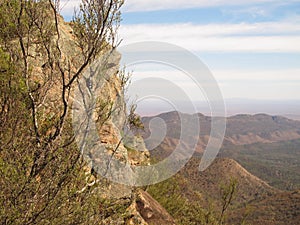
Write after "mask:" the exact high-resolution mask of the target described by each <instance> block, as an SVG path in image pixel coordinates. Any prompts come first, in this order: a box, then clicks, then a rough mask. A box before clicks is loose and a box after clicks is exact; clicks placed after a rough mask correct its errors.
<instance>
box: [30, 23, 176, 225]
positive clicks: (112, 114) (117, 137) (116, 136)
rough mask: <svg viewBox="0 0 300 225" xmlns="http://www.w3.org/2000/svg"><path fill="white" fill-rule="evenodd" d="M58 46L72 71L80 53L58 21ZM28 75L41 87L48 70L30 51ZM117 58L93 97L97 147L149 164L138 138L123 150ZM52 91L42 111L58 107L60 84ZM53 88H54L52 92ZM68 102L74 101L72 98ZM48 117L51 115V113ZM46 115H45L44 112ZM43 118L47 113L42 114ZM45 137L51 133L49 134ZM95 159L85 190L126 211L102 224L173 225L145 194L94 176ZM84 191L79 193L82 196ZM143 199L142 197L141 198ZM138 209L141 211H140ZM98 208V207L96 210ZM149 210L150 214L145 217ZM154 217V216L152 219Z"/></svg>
mask: <svg viewBox="0 0 300 225" xmlns="http://www.w3.org/2000/svg"><path fill="white" fill-rule="evenodd" d="M59 32H60V39H59V45H60V47H61V54H62V58H63V60H64V61H65V62H68V65H70V68H71V70H73V71H76V69H78V67H79V66H80V61H82V58H81V55H80V49H79V48H78V46H77V45H76V41H75V37H74V35H73V30H72V27H71V26H70V24H69V23H67V22H65V21H64V20H63V19H62V18H59ZM32 56H33V57H32V58H31V59H30V60H32V64H34V65H35V67H34V68H32V74H33V77H34V79H35V81H36V83H41V82H42V78H43V75H44V74H45V73H44V72H45V70H47V69H49V65H47V63H46V60H45V58H44V57H45V55H43V54H36V51H35V50H34V49H32ZM120 57H121V56H120V55H119V54H115V55H114V56H113V57H112V58H111V59H110V61H109V62H108V63H107V68H106V71H107V73H108V76H107V77H106V79H105V81H104V85H103V86H102V87H101V89H100V90H99V91H98V92H97V93H94V94H95V95H96V96H97V101H96V102H97V104H96V107H95V112H94V114H93V117H92V118H93V120H94V121H93V122H94V123H95V124H96V129H97V133H98V135H99V140H100V143H99V144H100V145H101V146H104V147H105V149H106V154H107V155H109V156H111V157H113V158H115V159H116V160H119V161H121V162H124V163H126V164H129V165H145V164H148V163H149V162H148V161H149V153H148V151H147V149H146V147H145V144H144V142H143V139H142V138H141V137H130V139H131V140H130V143H131V144H130V146H126V144H125V143H124V141H123V139H124V137H122V135H123V127H124V125H125V124H126V122H127V121H126V104H125V101H124V94H123V91H124V90H123V89H124V83H123V81H122V80H121V79H120V78H119V76H118V72H119V61H120ZM52 85H53V87H54V88H52V89H51V92H49V93H47V100H46V101H45V104H44V108H45V109H47V108H48V109H51V110H52V109H55V108H56V107H60V106H59V105H57V104H56V102H58V101H59V99H60V91H61V90H60V89H59V87H60V86H61V83H60V81H56V80H55V79H53V83H52ZM56 86H57V88H56ZM72 101H77V99H76V98H74V99H73V100H72ZM51 110H50V111H49V113H50V112H51V113H55V111H54V112H52V111H51ZM45 113H46V112H45ZM46 114H47V113H46ZM48 132H49V133H51V132H52V131H51V130H49V131H48ZM93 151H97V149H91V151H90V152H89V154H90V155H93V154H94V155H97V152H93ZM93 160H94V161H95V160H97V159H88V165H89V166H87V167H86V168H85V171H86V176H87V178H88V179H87V188H89V187H91V186H94V185H95V186H97V188H96V191H97V192H99V195H100V196H101V197H102V198H103V199H106V200H107V202H111V204H112V205H118V206H119V207H121V208H127V210H126V213H125V215H117V214H114V213H112V215H108V216H107V217H106V218H105V219H104V220H103V223H104V224H114V225H115V224H142V225H143V224H144V225H146V224H148V223H147V222H146V221H151V220H152V219H156V220H158V221H161V222H162V223H163V221H164V220H166V221H169V222H168V223H167V222H166V223H164V224H174V223H173V221H172V218H171V217H170V215H169V214H168V213H167V212H166V211H165V210H164V209H163V208H162V207H161V206H159V204H158V203H157V202H156V201H155V200H154V199H152V197H151V196H149V195H148V194H146V193H144V192H143V193H140V192H139V191H137V190H136V189H135V188H133V187H129V186H126V185H122V184H117V183H114V182H111V181H110V180H107V179H105V178H103V177H101V176H100V175H98V174H97V173H96V174H95V173H94V170H93V168H92V166H93V163H91V161H93ZM84 191H85V189H83V190H82V192H84ZM145 196H146V197H145ZM142 205H143V206H144V207H142ZM99 207H100V206H99ZM145 210H148V211H149V210H150V211H151V213H150V214H149V213H146V214H145ZM154 214H155V215H154ZM170 221H171V222H170Z"/></svg>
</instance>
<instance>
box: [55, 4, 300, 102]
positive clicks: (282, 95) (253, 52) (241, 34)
mask: <svg viewBox="0 0 300 225" xmlns="http://www.w3.org/2000/svg"><path fill="white" fill-rule="evenodd" d="M78 2H79V1H78V0H69V1H67V0H61V5H62V14H63V16H64V17H65V18H66V19H68V18H71V14H72V12H73V8H74V7H76V6H78ZM118 36H119V38H120V39H122V45H126V44H131V43H135V42H140V41H161V42H166V43H171V44H175V45H177V46H180V47H182V48H185V49H187V50H188V51H190V52H192V53H193V54H195V55H196V56H198V57H199V59H200V60H201V61H202V62H203V63H204V64H205V65H206V66H207V67H208V68H209V69H210V71H211V72H212V74H213V76H214V78H215V79H216V80H217V82H218V85H219V87H220V89H221V92H222V94H223V97H224V99H251V100H259V101H263V100H272V101H275V100H278V101H285V100H286V101H291V100H297V101H298V100H300V0H286V1H282V0H281V1H279V0H251V1H250V0H232V1H227V0H226V1H225V0H163V1H162V0H127V1H126V0H125V5H124V6H123V8H122V22H121V27H120V30H119V35H118ZM135 69H137V68H135ZM136 72H137V73H138V72H139V73H140V74H142V76H146V75H147V74H148V75H149V74H151V75H153V76H160V75H161V74H162V73H164V74H168V76H171V77H172V76H173V77H174V80H176V79H177V81H178V83H181V84H182V85H183V86H185V87H186V89H187V90H189V91H190V92H191V95H193V93H196V90H195V87H194V88H193V87H192V83H191V81H189V80H188V79H185V78H184V76H183V75H182V76H181V77H180V72H179V71H175V70H174V69H173V68H171V69H170V68H169V69H162V68H161V69H160V71H157V69H155V70H154V69H152V70H149V68H148V70H147V69H145V68H143V69H141V68H139V71H136ZM193 98H195V101H197V100H199V101H200V100H202V97H201V95H200V94H194V96H193Z"/></svg>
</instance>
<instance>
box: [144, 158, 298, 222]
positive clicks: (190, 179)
mask: <svg viewBox="0 0 300 225" xmlns="http://www.w3.org/2000/svg"><path fill="white" fill-rule="evenodd" d="M198 165H199V159H197V158H193V159H192V160H191V161H190V162H189V163H188V165H187V166H186V167H185V168H183V169H182V170H181V171H180V172H179V173H178V174H177V175H176V176H175V177H173V178H171V179H169V180H167V181H164V182H162V183H160V184H157V185H154V186H150V187H149V188H148V191H149V193H150V194H151V195H152V196H153V197H154V198H156V199H157V200H158V201H159V202H160V203H161V204H162V205H163V206H164V207H165V208H166V209H167V210H168V211H169V213H170V214H171V215H172V216H173V217H174V218H175V219H176V221H177V223H178V224H187V223H186V221H184V220H182V219H181V217H182V216H183V215H182V214H181V213H179V212H178V211H177V210H179V208H180V209H182V213H183V214H184V215H188V216H186V218H185V219H187V220H190V221H192V222H190V223H189V224H199V221H202V220H201V219H203V218H205V216H206V215H208V214H209V215H211V216H212V218H210V223H209V224H215V223H214V222H213V221H215V218H218V217H219V215H220V212H221V211H222V193H223V192H222V191H224V188H225V189H226V188H227V187H229V186H230V185H231V182H232V181H234V182H236V185H237V186H236V192H235V193H234V197H233V200H232V202H231V204H230V206H229V209H228V214H227V217H226V218H227V220H226V224H227V223H228V224H232V223H233V224H240V223H241V221H245V222H246V224H270V225H271V224H297V222H298V219H299V216H300V214H299V210H300V201H299V198H300V195H299V192H297V191H294V192H283V191H280V190H278V189H275V188H273V187H271V186H269V185H268V184H267V183H266V182H264V181H262V180H261V179H259V178H257V177H256V176H254V175H252V174H251V173H249V172H248V171H247V170H245V169H244V168H243V167H242V166H241V165H240V164H238V163H237V162H236V161H234V160H232V159H227V158H218V159H216V160H215V161H214V163H213V164H212V165H211V166H210V167H209V168H208V169H207V170H206V171H204V172H199V171H198ZM196 212H198V213H196ZM191 217H192V218H193V219H192V218H191ZM197 221H198V222H197Z"/></svg>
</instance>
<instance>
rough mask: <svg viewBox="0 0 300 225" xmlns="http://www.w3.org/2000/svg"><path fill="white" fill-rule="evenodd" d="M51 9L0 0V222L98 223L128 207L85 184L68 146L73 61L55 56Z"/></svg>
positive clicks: (27, 0)
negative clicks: (39, 66)
mask: <svg viewBox="0 0 300 225" xmlns="http://www.w3.org/2000/svg"><path fill="white" fill-rule="evenodd" d="M55 2H58V1H55ZM85 2H87V1H85ZM56 6H57V5H54V2H53V1H48V0H24V1H19V0H2V1H1V2H0V26H1V33H0V103H1V108H0V124H1V126H0V174H1V177H0V224H22V225H23V224H103V223H104V222H103V220H105V219H106V218H107V217H110V216H112V214H116V216H123V215H125V208H126V207H127V206H128V203H126V202H117V201H113V200H112V201H111V202H107V201H106V200H105V198H104V197H103V196H102V195H100V194H101V193H99V190H100V188H99V186H100V185H101V184H100V183H98V182H95V183H92V185H91V184H90V182H89V181H90V179H97V178H96V177H93V178H92V175H91V171H89V169H88V167H87V165H86V163H85V161H84V160H83V159H82V157H81V154H80V151H79V150H78V148H77V146H76V144H75V143H74V133H75V131H73V130H72V123H71V122H72V120H71V116H72V115H71V114H70V112H69V109H70V108H71V106H70V105H69V103H70V101H69V98H70V96H71V89H72V81H74V80H75V79H76V78H77V76H79V74H80V71H79V72H77V73H76V74H75V75H74V76H73V77H72V75H73V74H71V72H70V71H71V68H70V62H69V61H72V60H74V59H70V60H69V61H68V60H66V59H64V58H63V57H62V54H61V49H60V44H59V40H58V39H59V37H58V36H59V35H57V34H58V33H59V31H58V30H57V29H58V28H57V27H56V26H55V23H56V22H58V20H57V14H56V13H57V11H56V10H57V9H56V8H55V7H56ZM95 13H98V16H99V17H100V15H99V13H100V14H101V12H100V11H98V12H95ZM106 13H108V14H110V13H116V12H111V11H109V10H106ZM111 16H112V17H114V16H113V15H109V17H111ZM82 23H83V24H86V21H85V20H82ZM104 26H106V24H104ZM106 28H107V27H106ZM98 35H99V33H98ZM102 38H103V36H102V37H101V38H100V39H98V41H99V42H97V43H96V44H99V46H101V45H102V44H103V43H104V42H103V40H102ZM38 60H42V61H43V62H44V61H46V63H45V65H47V66H45V68H42V69H41V68H36V67H38V66H37V65H36V63H37V62H38ZM90 60H91V58H88V59H87V61H86V63H87V64H88V63H89V62H90ZM66 61H67V62H66ZM87 64H86V65H87ZM81 68H82V69H84V65H82V67H81ZM35 69H36V70H35ZM40 69H41V70H42V71H40ZM75 69H76V68H75ZM37 71H38V72H37ZM72 78H73V79H72ZM70 80H71V81H70ZM100 206H101V207H100Z"/></svg>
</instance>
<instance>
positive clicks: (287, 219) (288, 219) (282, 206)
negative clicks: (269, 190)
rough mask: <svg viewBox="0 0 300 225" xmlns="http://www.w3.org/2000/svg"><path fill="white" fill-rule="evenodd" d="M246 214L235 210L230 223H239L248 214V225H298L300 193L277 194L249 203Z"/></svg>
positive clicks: (243, 211) (299, 218) (299, 220)
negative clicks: (242, 216)
mask: <svg viewBox="0 0 300 225" xmlns="http://www.w3.org/2000/svg"><path fill="white" fill-rule="evenodd" d="M247 210H248V212H245V209H243V210H237V211H236V212H233V213H232V214H231V219H230V223H231V224H236V223H238V221H241V219H242V218H241V215H244V214H246V213H247V214H248V216H247V218H248V219H247V220H248V222H249V223H250V224H265V225H274V224H276V225H287V224H291V225H295V224H300V191H294V192H285V193H278V194H275V195H272V196H269V197H267V198H265V199H262V200H259V201H254V202H252V203H249V206H248V209H247Z"/></svg>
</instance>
